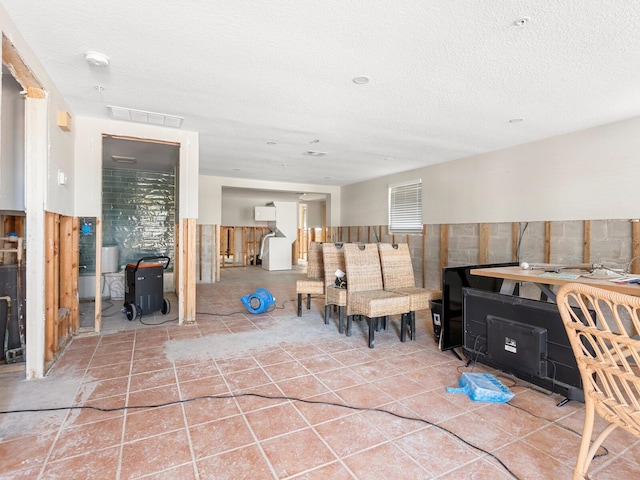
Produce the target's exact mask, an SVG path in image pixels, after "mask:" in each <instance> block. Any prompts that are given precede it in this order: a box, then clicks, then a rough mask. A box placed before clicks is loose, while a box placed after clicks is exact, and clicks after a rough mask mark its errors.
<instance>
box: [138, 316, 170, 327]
mask: <svg viewBox="0 0 640 480" xmlns="http://www.w3.org/2000/svg"><path fill="white" fill-rule="evenodd" d="M138 321H139V322H140V323H141V324H142V325H146V326H147V327H156V326H158V325H164V324H165V323H171V322H177V321H178V317H176V318H172V319H171V320H163V321H162V322H158V323H144V322H143V321H142V317H141V316H140V317H138Z"/></svg>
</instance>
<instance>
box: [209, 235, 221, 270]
mask: <svg viewBox="0 0 640 480" xmlns="http://www.w3.org/2000/svg"><path fill="white" fill-rule="evenodd" d="M215 230H216V232H215V242H214V243H213V245H212V246H211V255H213V256H214V257H215V259H216V282H219V281H220V255H219V252H220V245H221V244H220V225H216V226H215Z"/></svg>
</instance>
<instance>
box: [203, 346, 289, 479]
mask: <svg viewBox="0 0 640 480" xmlns="http://www.w3.org/2000/svg"><path fill="white" fill-rule="evenodd" d="M252 358H253V357H252ZM254 361H255V359H254ZM213 362H214V364H215V366H216V368H217V369H218V371H219V372H220V375H221V376H222V380H223V381H224V384H225V385H226V386H227V390H228V391H229V393H230V394H231V395H235V393H234V392H233V390H231V388H230V386H229V382H227V378H226V376H225V373H224V372H223V371H222V369H221V368H220V367H219V365H218V362H217V360H216V359H213ZM261 368H262V367H261ZM265 374H266V372H265ZM267 375H268V374H267ZM280 391H281V392H282V390H280ZM283 395H284V393H283ZM233 401H234V402H235V404H236V407H237V408H238V411H239V412H240V415H242V419H243V420H244V423H245V425H246V426H247V428H248V429H249V432H250V433H251V436H252V437H253V440H254V444H255V445H256V447H257V448H258V450H260V454H261V455H262V458H263V459H264V461H265V462H266V464H267V466H268V467H269V470H270V471H271V474H272V475H273V478H274V479H276V480H277V479H278V474H277V472H276V469H275V467H274V466H273V465H272V464H271V461H270V460H269V458H268V457H267V454H266V453H265V451H264V449H263V448H262V445H261V443H260V441H259V440H258V437H257V436H256V433H255V432H254V431H253V428H251V425H250V424H249V420H247V416H246V415H245V412H244V410H243V408H242V406H241V405H240V402H238V399H237V398H236V397H235V396H234V398H233Z"/></svg>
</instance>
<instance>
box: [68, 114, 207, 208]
mask: <svg viewBox="0 0 640 480" xmlns="http://www.w3.org/2000/svg"><path fill="white" fill-rule="evenodd" d="M103 134H110V135H119V136H125V137H134V138H142V139H153V140H163V141H166V142H175V143H179V144H180V160H179V165H178V170H179V171H178V175H177V181H178V185H177V188H178V190H177V193H178V195H177V197H176V204H177V205H179V208H176V210H177V211H176V217H177V218H178V217H179V218H196V217H197V216H198V180H197V179H198V133H197V132H190V131H187V130H180V129H175V128H167V127H158V126H154V125H147V124H142V123H132V122H123V121H119V120H105V119H98V118H90V117H78V118H77V119H76V138H77V140H76V144H75V156H76V158H78V159H80V160H79V161H78V162H76V165H75V171H74V173H75V177H74V180H75V186H76V192H77V195H76V202H75V215H76V216H79V217H101V216H102V135H103ZM177 218H176V219H177Z"/></svg>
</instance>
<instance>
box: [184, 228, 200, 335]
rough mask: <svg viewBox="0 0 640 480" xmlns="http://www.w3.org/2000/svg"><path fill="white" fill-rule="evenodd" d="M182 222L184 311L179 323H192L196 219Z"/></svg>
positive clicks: (194, 287) (194, 304)
mask: <svg viewBox="0 0 640 480" xmlns="http://www.w3.org/2000/svg"><path fill="white" fill-rule="evenodd" d="M182 222H183V224H184V234H183V245H182V259H183V263H184V266H183V276H182V286H183V290H182V292H183V294H184V298H185V300H184V312H183V316H182V318H181V319H180V323H181V324H182V323H193V322H195V321H196V277H195V266H196V256H195V251H194V250H195V249H194V248H193V247H194V246H195V244H196V219H195V218H185V219H184V220H182Z"/></svg>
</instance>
